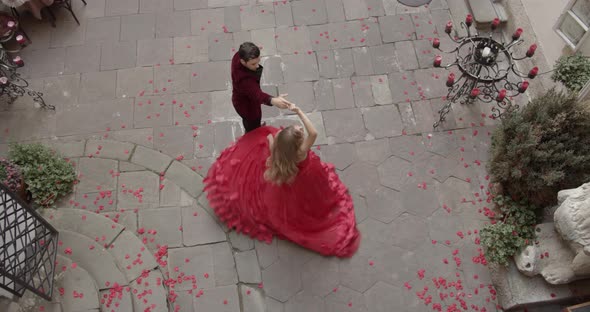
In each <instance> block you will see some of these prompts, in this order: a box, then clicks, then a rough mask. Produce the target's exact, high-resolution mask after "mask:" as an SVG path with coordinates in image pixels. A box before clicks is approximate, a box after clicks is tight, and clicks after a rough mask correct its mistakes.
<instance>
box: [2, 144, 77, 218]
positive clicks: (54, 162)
mask: <svg viewBox="0 0 590 312" xmlns="http://www.w3.org/2000/svg"><path fill="white" fill-rule="evenodd" d="M8 155H9V159H10V160H11V161H12V162H13V163H15V164H16V165H18V166H19V167H20V168H21V170H22V175H23V178H24V182H25V185H26V188H27V191H28V192H30V194H31V197H32V200H33V202H34V203H35V204H36V205H38V206H41V207H49V206H51V205H53V204H54V203H55V201H56V200H57V199H58V198H59V197H60V196H64V195H66V194H68V193H70V192H71V191H72V188H73V186H74V183H75V182H76V172H75V170H74V167H73V166H72V164H71V163H69V162H68V161H66V160H65V159H64V158H63V157H61V155H59V154H58V153H56V152H55V151H53V150H51V149H49V148H47V147H45V146H43V145H41V144H38V143H34V144H12V145H11V146H10V151H9V152H8Z"/></svg>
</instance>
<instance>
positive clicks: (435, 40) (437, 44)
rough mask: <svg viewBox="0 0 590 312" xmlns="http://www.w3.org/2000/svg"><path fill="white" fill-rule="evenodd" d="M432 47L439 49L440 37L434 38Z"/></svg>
mask: <svg viewBox="0 0 590 312" xmlns="http://www.w3.org/2000/svg"><path fill="white" fill-rule="evenodd" d="M432 47H433V48H435V49H438V47H440V39H438V38H434V39H432Z"/></svg>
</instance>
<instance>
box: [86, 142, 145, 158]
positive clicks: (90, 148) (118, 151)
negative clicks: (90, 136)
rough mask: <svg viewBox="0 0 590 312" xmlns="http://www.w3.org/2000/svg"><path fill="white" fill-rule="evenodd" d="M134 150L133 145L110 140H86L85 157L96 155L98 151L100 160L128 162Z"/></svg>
mask: <svg viewBox="0 0 590 312" xmlns="http://www.w3.org/2000/svg"><path fill="white" fill-rule="evenodd" d="M134 148H135V146H134V144H131V143H125V142H118V141H112V140H88V141H86V152H85V154H86V155H90V154H96V152H97V151H98V152H99V153H100V157H101V158H109V159H116V160H125V161H127V160H129V158H130V157H131V153H132V152H133V149H134Z"/></svg>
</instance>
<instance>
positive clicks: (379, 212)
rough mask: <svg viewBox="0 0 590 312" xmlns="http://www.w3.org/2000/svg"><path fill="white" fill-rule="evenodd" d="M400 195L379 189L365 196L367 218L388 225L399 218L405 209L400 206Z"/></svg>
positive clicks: (387, 189) (386, 189)
mask: <svg viewBox="0 0 590 312" xmlns="http://www.w3.org/2000/svg"><path fill="white" fill-rule="evenodd" d="M401 197H402V195H401V193H400V192H397V191H394V190H392V189H389V188H386V187H381V188H379V189H377V190H376V191H375V193H371V194H369V195H367V198H366V199H367V209H368V213H369V217H371V218H373V219H375V220H378V221H381V222H383V223H389V222H391V221H393V220H394V219H395V218H396V217H397V216H399V215H400V214H401V213H402V212H403V211H404V210H405V208H404V207H403V206H402V204H401V200H400V199H401Z"/></svg>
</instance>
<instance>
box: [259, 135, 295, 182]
mask: <svg viewBox="0 0 590 312" xmlns="http://www.w3.org/2000/svg"><path fill="white" fill-rule="evenodd" d="M303 139H304V137H303V132H302V131H298V130H297V129H295V127H294V126H289V127H287V128H285V129H283V130H281V131H280V132H279V133H278V134H277V136H276V138H275V140H274V143H273V145H272V148H271V150H270V156H269V157H268V158H267V159H266V171H265V172H264V179H265V180H267V181H270V182H272V183H275V184H277V185H281V184H283V183H290V182H292V181H293V179H294V178H295V176H297V173H298V172H299V168H297V163H298V162H299V160H300V159H299V158H300V156H301V155H300V153H299V148H300V147H301V144H303Z"/></svg>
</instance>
